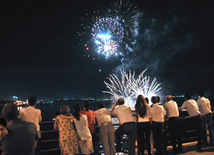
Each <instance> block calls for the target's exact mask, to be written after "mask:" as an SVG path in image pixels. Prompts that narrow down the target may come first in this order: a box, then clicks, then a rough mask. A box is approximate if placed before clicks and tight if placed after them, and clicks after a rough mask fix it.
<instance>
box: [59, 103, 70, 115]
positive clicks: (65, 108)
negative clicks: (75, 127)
mask: <svg viewBox="0 0 214 155" xmlns="http://www.w3.org/2000/svg"><path fill="white" fill-rule="evenodd" d="M70 111H71V110H70V108H69V106H67V105H62V106H61V107H60V113H61V114H63V115H65V114H68V113H69V112H70Z"/></svg>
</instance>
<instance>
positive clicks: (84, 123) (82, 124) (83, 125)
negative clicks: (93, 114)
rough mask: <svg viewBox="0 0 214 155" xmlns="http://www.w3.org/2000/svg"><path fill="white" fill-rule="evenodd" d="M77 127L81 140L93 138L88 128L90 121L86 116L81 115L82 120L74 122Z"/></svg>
mask: <svg viewBox="0 0 214 155" xmlns="http://www.w3.org/2000/svg"><path fill="white" fill-rule="evenodd" d="M74 123H75V127H76V130H77V133H78V136H79V138H81V139H82V138H84V137H91V132H90V130H89V128H88V120H87V116H86V115H81V116H80V120H79V121H78V120H76V119H75V120H74Z"/></svg>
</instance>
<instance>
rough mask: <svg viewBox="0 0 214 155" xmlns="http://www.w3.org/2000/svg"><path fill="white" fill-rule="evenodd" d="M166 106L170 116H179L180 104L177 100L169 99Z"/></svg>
mask: <svg viewBox="0 0 214 155" xmlns="http://www.w3.org/2000/svg"><path fill="white" fill-rule="evenodd" d="M164 107H165V109H166V113H167V116H168V118H170V117H179V110H178V104H177V103H176V102H175V101H173V100H170V101H167V102H166V103H165V105H164Z"/></svg>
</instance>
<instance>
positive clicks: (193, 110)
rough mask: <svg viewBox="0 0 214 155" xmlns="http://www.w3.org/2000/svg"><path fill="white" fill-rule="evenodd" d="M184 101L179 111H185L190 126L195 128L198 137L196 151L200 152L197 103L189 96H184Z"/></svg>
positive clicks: (199, 114)
mask: <svg viewBox="0 0 214 155" xmlns="http://www.w3.org/2000/svg"><path fill="white" fill-rule="evenodd" d="M185 100H186V101H184V103H183V105H182V106H181V107H180V110H182V109H187V112H188V114H189V116H190V119H191V121H190V122H191V123H192V124H189V125H190V126H195V129H196V131H197V136H198V143H197V151H201V122H202V120H201V113H200V111H199V108H198V105H197V102H196V101H195V100H193V99H191V95H190V94H186V95H185Z"/></svg>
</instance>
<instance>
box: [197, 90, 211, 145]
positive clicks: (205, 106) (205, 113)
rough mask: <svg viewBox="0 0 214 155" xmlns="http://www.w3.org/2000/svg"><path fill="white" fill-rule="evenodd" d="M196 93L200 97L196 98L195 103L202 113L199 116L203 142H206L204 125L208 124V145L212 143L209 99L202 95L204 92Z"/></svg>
mask: <svg viewBox="0 0 214 155" xmlns="http://www.w3.org/2000/svg"><path fill="white" fill-rule="evenodd" d="M198 95H199V97H200V98H199V99H198V100H197V104H198V107H199V111H200V112H201V115H202V116H201V117H202V133H203V134H202V136H203V142H204V143H205V144H207V136H206V135H207V134H206V126H208V129H209V138H210V145H213V130H212V127H213V118H212V111H211V104H210V100H209V99H207V98H205V97H204V92H199V93H198Z"/></svg>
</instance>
